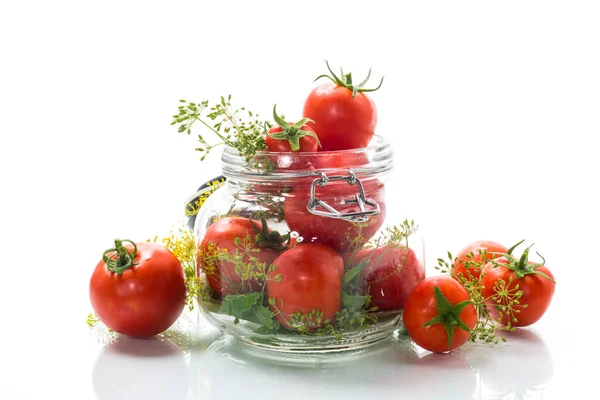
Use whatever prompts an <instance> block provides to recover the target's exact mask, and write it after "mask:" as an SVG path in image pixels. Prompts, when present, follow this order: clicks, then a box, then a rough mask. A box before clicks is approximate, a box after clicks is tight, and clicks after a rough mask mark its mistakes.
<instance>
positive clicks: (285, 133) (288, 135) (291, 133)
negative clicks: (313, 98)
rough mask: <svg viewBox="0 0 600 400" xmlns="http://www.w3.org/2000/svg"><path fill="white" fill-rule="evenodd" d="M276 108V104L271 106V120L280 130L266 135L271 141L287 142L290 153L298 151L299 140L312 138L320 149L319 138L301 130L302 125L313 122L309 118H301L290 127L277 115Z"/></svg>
mask: <svg viewBox="0 0 600 400" xmlns="http://www.w3.org/2000/svg"><path fill="white" fill-rule="evenodd" d="M276 108H277V104H275V105H274V106H273V119H274V120H275V123H277V125H279V127H280V128H281V132H279V133H267V135H269V136H270V137H272V138H273V139H277V140H287V141H288V142H289V143H290V148H291V149H292V151H298V150H299V149H300V138H302V137H304V136H310V137H312V138H313V139H315V141H316V142H317V144H318V145H319V147H322V146H321V142H320V141H319V138H318V137H317V135H316V134H315V133H314V132H312V131H309V130H305V129H302V128H304V125H305V124H306V123H307V122H312V123H314V122H315V121H313V120H312V119H309V118H302V119H301V120H300V121H298V122H296V123H295V124H293V125H290V124H288V123H287V122H286V121H285V120H284V119H283V118H282V117H281V116H279V115H277V109H276Z"/></svg>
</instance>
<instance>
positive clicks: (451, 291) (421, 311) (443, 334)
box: [402, 276, 477, 353]
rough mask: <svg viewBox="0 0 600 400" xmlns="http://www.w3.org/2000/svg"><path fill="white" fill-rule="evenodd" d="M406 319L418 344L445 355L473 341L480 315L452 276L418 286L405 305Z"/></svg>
mask: <svg viewBox="0 0 600 400" xmlns="http://www.w3.org/2000/svg"><path fill="white" fill-rule="evenodd" d="M402 319H403V321H404V326H405V327H406V331H407V332H408V335H409V336H410V338H411V339H412V340H413V341H414V342H415V343H416V344H418V345H419V346H421V347H422V348H424V349H425V350H429V351H432V352H434V353H443V352H447V351H450V350H453V349H456V348H458V347H460V346H462V345H463V344H464V343H466V341H467V340H469V336H470V331H471V330H472V329H473V328H474V327H475V325H476V324H477V311H476V310H475V307H474V306H473V304H472V302H471V298H470V297H469V294H468V293H467V291H466V290H465V288H463V287H462V285H461V284H460V283H459V282H457V281H456V280H455V279H452V278H450V277H449V276H434V277H428V278H425V279H423V280H422V281H420V282H419V283H418V284H417V286H415V288H414V289H413V291H412V292H411V294H410V295H409V296H408V300H407V301H406V304H405V305H404V311H403V314H402Z"/></svg>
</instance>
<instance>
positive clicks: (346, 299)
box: [341, 290, 369, 309]
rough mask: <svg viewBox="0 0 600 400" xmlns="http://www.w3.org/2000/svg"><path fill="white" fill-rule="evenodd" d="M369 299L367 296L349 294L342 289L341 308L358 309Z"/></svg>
mask: <svg viewBox="0 0 600 400" xmlns="http://www.w3.org/2000/svg"><path fill="white" fill-rule="evenodd" d="M368 300H369V296H360V295H351V294H347V293H346V292H344V291H343V290H342V296H341V302H342V308H357V309H360V308H362V307H364V305H365V304H366V303H367V301H368Z"/></svg>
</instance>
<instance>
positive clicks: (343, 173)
mask: <svg viewBox="0 0 600 400" xmlns="http://www.w3.org/2000/svg"><path fill="white" fill-rule="evenodd" d="M393 162H394V158H393V153H392V149H391V147H390V145H389V143H387V142H386V141H385V140H384V139H382V138H381V137H378V136H376V137H375V138H374V139H373V141H372V144H371V145H370V146H369V147H367V148H364V149H357V150H345V151H335V152H318V153H265V154H261V155H259V156H256V157H255V158H254V159H252V160H249V161H247V160H244V159H243V158H241V157H239V156H238V155H237V154H236V152H235V150H233V149H230V148H228V149H226V150H225V151H224V153H223V157H222V171H223V175H224V176H225V178H226V182H225V184H224V185H223V186H221V187H220V188H218V189H217V190H216V191H214V193H212V194H211V195H210V196H209V197H208V198H207V199H206V201H205V202H204V204H203V205H202V207H201V208H200V210H199V212H198V214H197V216H196V219H195V224H194V235H195V237H196V240H197V250H198V257H197V273H198V276H199V277H200V279H201V282H202V285H201V288H202V289H201V291H200V293H199V299H198V300H199V303H200V305H201V307H200V308H201V312H202V313H203V314H204V316H205V317H206V318H207V319H208V321H209V322H210V323H212V324H213V325H214V326H216V327H217V328H218V329H220V330H222V331H223V332H225V333H227V334H231V335H233V336H234V337H236V338H238V339H240V340H241V341H243V342H245V343H248V344H251V345H254V346H256V347H261V348H267V349H270V350H275V351H280V352H286V353H290V352H298V353H323V352H325V353H326V352H341V351H346V350H355V349H360V348H365V347H368V346H370V345H372V344H374V343H377V342H379V341H380V340H383V339H385V338H388V337H389V336H390V335H391V334H392V332H393V331H394V330H396V329H398V328H400V327H401V315H402V308H403V306H404V303H405V301H406V298H407V296H408V294H409V293H410V291H411V290H412V288H413V287H414V286H415V285H416V284H417V282H418V281H420V280H421V279H423V278H424V276H425V267H424V266H425V260H424V246H423V238H422V235H421V232H420V230H419V228H418V221H414V220H413V218H414V217H413V216H412V215H411V210H408V209H405V208H404V207H403V204H402V198H401V197H396V196H395V197H394V198H390V197H389V196H388V195H387V194H388V193H390V192H393V191H391V190H389V189H390V188H393V187H394V186H398V185H401V184H402V182H401V177H397V176H395V175H394V173H393V171H394V169H393Z"/></svg>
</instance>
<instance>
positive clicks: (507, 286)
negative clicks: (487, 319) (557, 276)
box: [481, 246, 556, 326]
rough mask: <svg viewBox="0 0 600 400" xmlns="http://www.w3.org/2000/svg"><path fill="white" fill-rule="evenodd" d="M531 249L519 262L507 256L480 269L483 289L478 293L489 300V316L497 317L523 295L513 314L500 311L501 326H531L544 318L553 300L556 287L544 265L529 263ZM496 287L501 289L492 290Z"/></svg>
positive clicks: (552, 277)
mask: <svg viewBox="0 0 600 400" xmlns="http://www.w3.org/2000/svg"><path fill="white" fill-rule="evenodd" d="M515 247H516V246H515ZM530 247H531V246H530ZM530 247H528V248H527V249H526V250H525V251H524V252H523V255H522V256H521V258H520V259H517V258H514V257H513V256H512V255H511V254H507V256H505V257H500V258H497V259H495V260H493V261H490V262H488V263H487V264H486V265H485V267H484V268H483V275H482V281H481V282H482V285H483V286H484V288H483V289H482V292H481V293H482V294H483V297H484V298H485V299H488V309H489V311H490V314H491V315H492V316H494V317H496V318H498V317H500V312H501V311H502V309H503V308H504V307H505V306H507V305H508V304H509V303H510V302H511V300H513V299H516V297H515V296H516V294H517V292H519V291H522V292H523V293H522V295H521V297H520V298H518V302H519V304H515V305H513V306H512V308H513V309H514V310H516V312H514V311H512V310H504V311H502V317H501V318H500V323H501V324H502V325H509V324H510V326H529V325H532V324H533V323H535V322H537V321H538V320H539V319H540V318H541V317H542V316H543V315H544V313H545V312H546V310H547V309H548V307H549V306H550V302H551V301H552V297H553V296H554V289H555V287H556V282H555V280H554V276H553V275H552V272H550V270H549V269H548V268H547V267H545V266H544V265H543V263H534V262H531V261H528V259H527V257H528V255H529V248H530ZM513 249H514V247H513ZM511 250H512V249H511ZM509 253H510V250H509ZM502 282H504V285H502ZM496 284H500V285H501V286H503V287H500V288H499V287H497V286H495V285H496ZM517 286H518V287H517ZM525 305H527V306H525Z"/></svg>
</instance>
